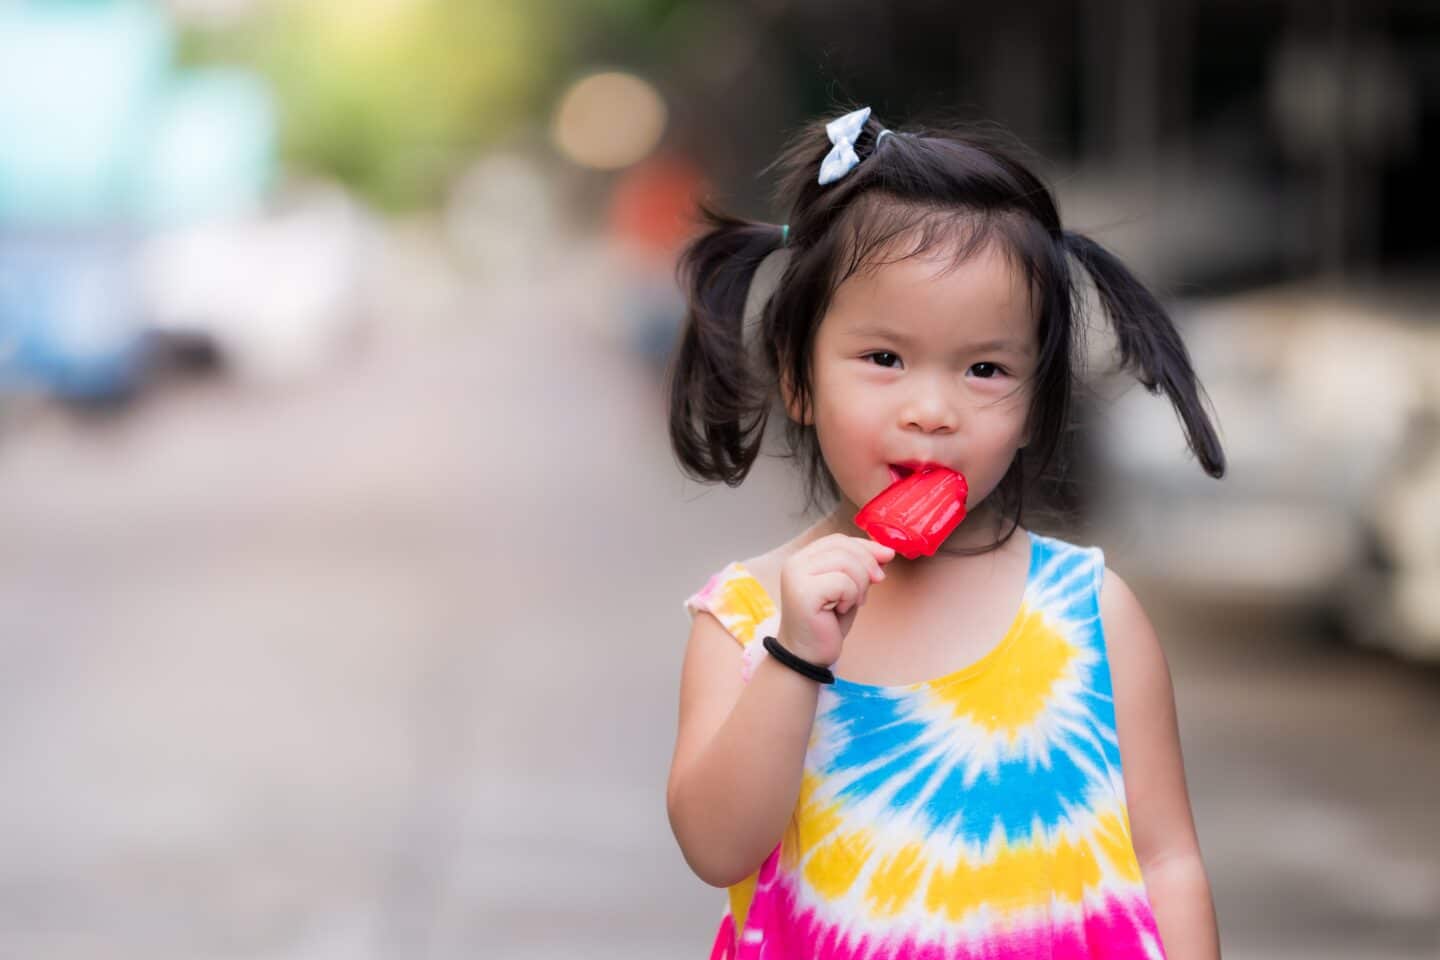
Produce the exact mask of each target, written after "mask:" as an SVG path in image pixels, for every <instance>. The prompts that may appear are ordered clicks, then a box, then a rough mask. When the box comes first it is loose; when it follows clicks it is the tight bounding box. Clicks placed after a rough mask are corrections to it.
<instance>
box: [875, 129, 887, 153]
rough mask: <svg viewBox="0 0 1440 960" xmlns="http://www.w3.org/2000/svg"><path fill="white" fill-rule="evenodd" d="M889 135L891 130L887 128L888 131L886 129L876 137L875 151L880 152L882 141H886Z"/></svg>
mask: <svg viewBox="0 0 1440 960" xmlns="http://www.w3.org/2000/svg"><path fill="white" fill-rule="evenodd" d="M889 135H890V130H889V128H886V129H884V130H881V131H880V133H879V134H877V135H876V137H875V149H876V150H879V149H880V141H881V140H884V139H885V138H886V137H887V136H889Z"/></svg>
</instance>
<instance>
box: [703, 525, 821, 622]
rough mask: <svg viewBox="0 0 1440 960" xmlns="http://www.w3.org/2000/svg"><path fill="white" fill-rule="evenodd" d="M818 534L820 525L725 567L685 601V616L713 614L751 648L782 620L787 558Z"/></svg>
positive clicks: (712, 575) (711, 576) (711, 575)
mask: <svg viewBox="0 0 1440 960" xmlns="http://www.w3.org/2000/svg"><path fill="white" fill-rule="evenodd" d="M819 534H820V526H819V525H818V524H817V525H816V526H814V527H811V528H809V529H807V530H805V531H804V532H802V533H800V534H799V535H797V536H796V537H794V538H792V539H790V540H787V541H786V542H785V543H782V544H780V545H779V546H777V547H775V548H774V549H771V550H768V551H766V552H765V553H761V554H756V555H755V556H752V557H748V558H746V559H744V560H734V561H731V562H729V563H726V564H725V565H724V566H722V567H721V568H720V569H718V570H716V571H715V572H713V573H712V574H710V577H709V579H708V580H706V582H705V584H704V586H702V587H701V588H700V589H699V590H697V591H695V593H693V594H691V595H690V596H689V597H687V598H686V600H685V610H686V612H687V613H689V614H690V616H691V617H694V616H695V614H697V613H699V612H700V611H704V612H706V613H709V614H711V615H712V616H714V617H715V618H716V619H717V620H719V621H720V623H721V624H722V625H723V626H724V627H725V629H726V630H727V631H728V632H729V633H730V635H731V636H732V637H734V638H735V639H736V641H737V642H739V643H740V644H741V645H742V646H749V644H750V643H751V641H753V640H754V639H755V638H756V637H760V636H763V635H764V633H763V632H762V631H761V630H760V628H761V627H762V626H771V625H772V624H771V621H772V620H778V618H779V616H780V569H781V567H783V566H784V565H785V560H786V558H787V557H789V556H790V555H791V554H792V553H794V552H795V551H796V550H799V549H800V548H801V547H803V546H804V545H805V544H806V543H809V542H810V541H811V540H813V539H814V538H815V537H816V536H818V535H819Z"/></svg>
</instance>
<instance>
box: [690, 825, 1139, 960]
mask: <svg viewBox="0 0 1440 960" xmlns="http://www.w3.org/2000/svg"><path fill="white" fill-rule="evenodd" d="M777 856H778V851H777V852H776V853H775V854H771V857H770V859H769V860H767V861H766V867H769V868H770V870H769V873H770V877H769V883H774V882H775V880H776V878H775V876H774V873H775V871H774V869H773V868H774V863H775V861H776V857H777ZM763 874H764V870H762V876H763ZM762 882H764V881H762ZM767 885H768V884H767ZM772 903H773V904H774V905H775V906H777V907H779V908H780V909H781V910H782V911H783V912H784V913H785V914H786V915H788V916H789V917H790V918H791V920H790V923H789V924H788V925H787V926H788V929H786V928H782V929H779V930H773V931H772V930H768V929H766V924H765V920H766V919H767V917H766V916H763V915H752V916H751V917H749V918H748V919H747V922H746V925H745V928H746V934H745V935H743V936H741V937H738V938H737V935H736V931H735V922H734V919H733V918H732V917H730V916H729V915H726V917H725V918H724V920H723V921H722V922H721V925H720V930H719V931H718V934H717V936H716V938H715V946H714V948H713V949H712V951H711V953H710V960H1037V958H1041V957H1043V958H1044V960H1099V958H1104V960H1132V958H1133V960H1143V958H1144V957H1146V956H1147V952H1146V950H1145V947H1144V946H1143V944H1144V941H1145V939H1146V937H1145V936H1144V935H1147V934H1148V936H1149V938H1150V939H1151V940H1152V941H1153V942H1154V943H1155V944H1156V945H1157V946H1156V949H1159V950H1160V956H1161V957H1163V956H1164V951H1163V949H1160V948H1159V946H1158V944H1159V942H1160V937H1159V935H1158V933H1157V931H1156V929H1155V925H1154V922H1153V920H1152V919H1151V915H1150V912H1149V911H1148V910H1147V909H1144V908H1143V905H1142V904H1134V905H1127V904H1125V903H1122V902H1121V901H1120V900H1118V899H1116V898H1113V897H1112V898H1110V899H1109V900H1107V902H1106V904H1105V906H1104V907H1103V908H1102V909H1100V910H1098V911H1096V912H1090V913H1087V914H1086V916H1085V923H1084V925H1083V926H1068V927H1053V926H1052V927H1048V928H1045V929H1034V930H1031V931H1015V932H1014V933H1012V934H1010V935H1009V936H1006V937H1004V938H999V937H995V936H993V935H992V936H991V937H990V938H988V939H987V940H986V941H984V942H982V943H976V944H971V945H968V946H965V945H956V946H954V947H953V948H952V949H950V950H949V951H947V950H946V949H945V947H944V945H942V944H939V943H935V942H918V941H916V940H914V939H907V940H903V941H901V942H899V943H893V944H885V943H872V942H869V941H867V940H864V939H857V940H855V941H853V942H852V941H849V940H845V939H842V938H841V935H840V932H839V930H837V929H835V928H833V927H832V928H826V927H824V926H822V925H821V924H820V922H819V921H817V919H816V917H815V911H814V910H799V909H798V907H797V904H796V902H795V896H794V892H793V890H791V889H789V888H788V886H786V885H784V884H783V883H781V886H780V889H778V890H777V891H776V896H775V897H773V898H771V897H764V898H760V897H757V898H756V901H755V907H756V908H759V909H760V910H762V911H766V912H768V910H767V908H768V907H769V906H770V904H772Z"/></svg>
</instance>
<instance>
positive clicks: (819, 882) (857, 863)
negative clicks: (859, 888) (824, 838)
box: [805, 830, 875, 900]
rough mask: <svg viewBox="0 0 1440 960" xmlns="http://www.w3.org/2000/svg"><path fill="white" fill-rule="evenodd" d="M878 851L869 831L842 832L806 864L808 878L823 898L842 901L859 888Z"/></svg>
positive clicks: (817, 851) (816, 852) (806, 877)
mask: <svg viewBox="0 0 1440 960" xmlns="http://www.w3.org/2000/svg"><path fill="white" fill-rule="evenodd" d="M874 848H875V845H874V842H873V841H872V840H871V839H870V838H869V836H868V831H865V830H857V831H855V832H854V833H842V834H840V835H839V836H837V837H834V838H832V839H831V840H830V841H829V842H827V843H826V844H825V845H824V846H822V847H820V848H819V849H818V850H816V851H815V854H814V856H812V857H811V858H810V860H809V862H807V863H806V864H805V879H806V880H808V881H809V882H810V886H811V887H813V888H814V890H815V892H816V893H818V894H820V895H821V896H822V897H825V898H826V899H827V900H838V899H839V898H840V897H843V896H845V894H846V893H848V892H849V891H850V888H851V887H852V886H854V885H855V878H856V877H858V876H859V875H860V870H861V868H862V867H864V866H865V861H867V860H869V859H870V854H871V853H872V852H873V851H874Z"/></svg>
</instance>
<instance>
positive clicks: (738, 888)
mask: <svg viewBox="0 0 1440 960" xmlns="http://www.w3.org/2000/svg"><path fill="white" fill-rule="evenodd" d="M759 879H760V874H759V872H758V871H757V872H755V873H752V874H750V876H748V877H746V878H745V879H744V880H741V881H740V882H739V883H737V884H735V885H734V886H732V887H730V888H729V893H730V916H731V917H732V918H733V919H734V921H735V934H736V935H737V936H739V935H740V934H742V933H744V932H745V918H746V917H748V916H749V915H750V904H751V903H752V902H754V900H755V884H756V882H757V881H758V880H759Z"/></svg>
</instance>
